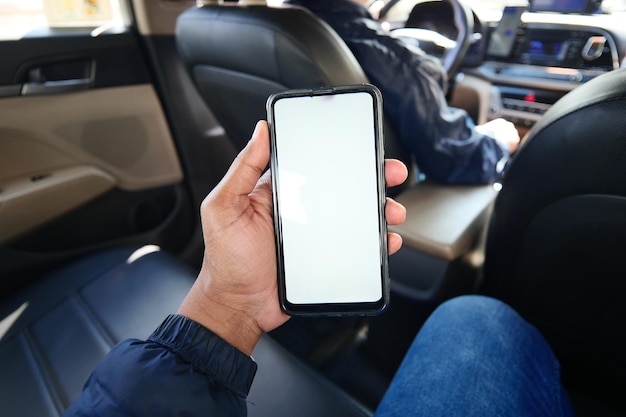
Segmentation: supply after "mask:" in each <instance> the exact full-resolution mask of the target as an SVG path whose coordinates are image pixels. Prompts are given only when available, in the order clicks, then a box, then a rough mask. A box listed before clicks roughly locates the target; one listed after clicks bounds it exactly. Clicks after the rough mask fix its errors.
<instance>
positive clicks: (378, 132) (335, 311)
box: [266, 84, 390, 316]
mask: <svg viewBox="0 0 626 417" xmlns="http://www.w3.org/2000/svg"><path fill="white" fill-rule="evenodd" d="M350 93H368V94H370V96H371V97H372V103H373V106H372V112H373V116H374V117H373V120H374V152H375V155H376V178H377V195H378V214H379V220H378V222H379V230H380V238H379V247H380V272H381V273H380V276H381V284H382V285H381V288H382V291H381V298H380V299H379V300H378V301H375V302H355V303H316V304H294V303H291V302H290V301H288V300H287V296H286V280H285V270H284V259H283V239H282V237H283V233H282V219H281V215H280V204H279V201H280V195H279V187H278V181H279V178H278V176H277V175H276V174H275V173H276V172H277V169H278V160H277V149H276V137H275V129H274V127H275V114H274V105H275V104H276V102H277V101H279V100H282V99H286V98H293V97H306V96H320V95H336V94H350ZM266 110H267V121H268V125H269V130H270V169H271V171H272V198H273V211H274V213H273V214H274V232H275V242H276V267H277V275H278V276H277V279H278V296H279V302H280V306H281V309H282V310H283V311H284V312H285V313H287V314H289V315H292V316H346V315H361V316H363V315H378V314H380V313H382V312H383V311H385V310H386V308H387V307H388V305H389V297H390V290H389V289H390V284H389V265H388V250H387V222H386V220H385V203H386V191H385V190H386V189H385V175H384V174H385V173H384V149H383V137H384V136H383V134H384V133H383V108H382V95H381V93H380V90H378V88H376V87H375V86H373V85H371V84H356V85H344V86H332V87H323V88H318V89H296V90H286V91H282V92H279V93H275V94H272V95H271V96H270V97H269V98H268V100H267V109H266Z"/></svg>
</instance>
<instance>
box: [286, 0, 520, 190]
mask: <svg viewBox="0 0 626 417" xmlns="http://www.w3.org/2000/svg"><path fill="white" fill-rule="evenodd" d="M285 3H287V4H292V5H297V6H303V7H305V8H307V9H309V10H310V11H312V12H313V13H314V14H316V15H317V16H318V17H320V18H321V19H322V20H324V21H326V23H328V24H329V25H330V26H331V27H332V28H333V29H334V30H335V31H336V32H337V34H338V35H339V36H340V37H341V38H342V39H343V40H344V41H345V42H346V44H347V45H348V47H349V48H350V50H351V51H352V53H353V54H354V56H355V57H356V59H357V60H358V61H359V63H360V64H361V67H362V68H363V71H364V72H365V74H366V75H367V77H368V78H369V80H370V82H372V83H373V84H375V85H376V86H377V87H378V88H379V89H380V90H381V92H382V94H383V99H384V100H383V103H384V104H383V105H384V110H385V115H386V116H387V118H388V119H389V121H390V122H391V125H392V126H393V127H394V128H395V131H396V133H397V134H398V136H399V138H400V140H401V141H402V143H404V145H405V146H406V147H407V148H408V149H410V151H411V152H412V153H413V155H414V158H415V161H416V163H417V166H418V168H419V170H420V171H421V173H422V174H423V175H424V176H425V177H426V178H428V179H432V180H435V181H438V182H442V183H449V184H489V183H492V182H495V181H497V180H498V179H499V178H500V176H501V174H502V171H503V169H504V166H505V165H506V162H507V161H508V159H509V156H510V155H511V154H512V153H513V152H515V150H516V149H517V147H518V145H519V142H520V137H519V134H518V132H517V129H516V128H515V126H514V125H513V124H512V123H510V122H508V121H506V120H504V119H496V120H492V121H490V122H488V123H486V124H484V125H479V126H476V125H475V124H474V122H473V121H472V119H471V118H470V117H469V115H468V114H467V113H466V112H465V111H464V110H461V109H457V108H453V107H449V106H448V105H447V103H446V96H445V94H446V90H447V88H448V85H447V77H446V71H445V69H444V68H443V66H442V64H441V62H440V60H438V59H437V58H434V57H432V56H429V55H427V54H426V53H425V52H424V51H422V50H421V49H419V48H417V47H416V46H415V45H413V44H409V43H408V42H406V41H404V40H402V39H398V38H394V37H392V36H390V35H389V33H388V32H386V31H385V30H384V29H383V28H382V27H381V25H380V24H379V23H378V22H377V21H376V20H374V19H373V18H372V16H371V15H370V13H369V12H368V11H367V9H366V8H365V7H364V6H363V5H362V4H359V3H366V1H364V0H360V1H359V0H288V1H286V2H285Z"/></svg>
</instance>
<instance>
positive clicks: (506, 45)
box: [487, 6, 526, 58]
mask: <svg viewBox="0 0 626 417" xmlns="http://www.w3.org/2000/svg"><path fill="white" fill-rule="evenodd" d="M524 11H526V8H525V7H522V6H507V7H505V8H504V10H503V11H502V18H501V19H500V22H499V23H498V26H497V27H496V29H495V30H494V31H493V32H492V33H491V37H490V38H489V47H488V49H487V54H488V55H490V56H493V57H497V58H506V57H508V56H509V55H511V51H512V49H513V45H514V44H515V36H516V35H517V29H518V27H519V24H520V22H521V20H522V14H524Z"/></svg>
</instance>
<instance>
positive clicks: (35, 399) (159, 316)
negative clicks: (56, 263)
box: [0, 247, 371, 417]
mask: <svg viewBox="0 0 626 417" xmlns="http://www.w3.org/2000/svg"><path fill="white" fill-rule="evenodd" d="M195 276H196V272H195V271H193V270H192V269H191V268H189V267H188V266H186V265H184V264H182V263H180V262H178V261H177V260H176V259H175V258H174V257H172V256H171V255H168V254H167V253H164V252H160V251H158V250H157V248H155V247H144V248H140V249H137V248H121V249H116V250H109V251H105V252H102V253H98V254H95V255H92V256H89V257H86V258H84V259H81V260H79V261H76V262H74V263H72V264H70V265H67V266H65V267H63V268H61V269H59V270H57V271H56V272H53V273H51V274H49V275H48V276H46V277H43V278H42V279H40V280H39V282H38V283H37V284H35V285H33V286H31V287H30V288H27V289H25V290H24V291H22V292H21V293H19V294H17V295H13V296H11V298H10V299H5V300H2V303H1V305H0V319H1V320H2V321H1V322H0V375H2V380H1V381H2V382H1V386H0V404H2V406H1V410H2V414H3V415H20V416H38V417H39V416H42V417H43V416H58V415H60V414H61V412H62V411H63V410H64V409H65V408H66V407H67V406H68V405H69V404H70V403H71V402H72V401H73V400H74V399H75V398H76V397H77V396H78V395H79V394H80V392H81V389H82V386H83V384H84V382H85V381H86V379H87V377H88V376H89V373H90V372H91V370H92V369H93V368H94V367H95V365H96V364H97V363H98V362H99V361H100V360H101V359H102V357H103V356H104V355H105V354H106V353H107V352H108V351H109V350H110V349H111V347H112V346H113V345H114V344H115V343H117V342H118V341H120V340H122V339H125V338H129V337H138V338H147V337H148V336H149V335H150V334H151V333H152V331H153V330H154V329H155V328H156V327H157V326H158V325H159V324H160V323H161V322H162V321H163V319H164V318H165V317H166V316H167V314H170V313H174V312H175V311H176V309H177V308H178V305H179V304H180V302H181V301H182V299H183V298H184V296H185V294H186V293H187V291H188V290H189V288H190V287H191V285H192V283H193V281H194V280H195ZM253 357H254V358H255V360H256V361H257V363H258V365H259V368H258V371H257V375H256V377H255V381H254V383H253V385H252V389H251V391H250V395H249V397H248V410H249V415H250V416H266V415H267V416H270V415H273V416H275V415H299V416H307V415H311V416H318V415H324V416H333V415H337V416H353V415H354V416H365V415H371V412H370V411H369V410H367V409H365V408H364V407H362V406H361V405H360V404H359V403H357V402H355V401H354V400H353V399H352V398H350V397H348V396H347V395H346V394H344V392H343V391H341V390H340V389H338V388H337V387H336V386H334V385H333V384H331V383H330V382H329V381H327V380H326V379H324V378H323V377H322V376H321V375H319V374H318V373H317V372H316V371H314V370H313V369H311V368H309V367H308V366H307V365H305V364H304V363H303V362H301V361H300V360H299V359H297V358H295V357H294V356H292V355H291V354H289V353H288V352H287V351H286V350H285V349H284V348H282V347H281V346H280V345H278V344H277V343H276V342H275V341H274V340H272V339H271V338H270V337H269V336H264V337H263V338H262V339H261V341H260V343H259V344H258V346H257V348H256V349H255V351H254V353H253Z"/></svg>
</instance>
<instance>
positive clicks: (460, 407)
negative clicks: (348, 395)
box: [375, 296, 573, 417]
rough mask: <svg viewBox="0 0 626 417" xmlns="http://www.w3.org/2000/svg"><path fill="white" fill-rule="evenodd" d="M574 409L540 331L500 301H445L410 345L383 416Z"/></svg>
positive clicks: (379, 415)
mask: <svg viewBox="0 0 626 417" xmlns="http://www.w3.org/2000/svg"><path fill="white" fill-rule="evenodd" d="M388 416H402V417H407V416H428V417H436V416H447V417H450V416H462V417H473V416H480V417H485V416H550V417H557V416H573V411H572V408H571V404H570V402H569V399H568V398H567V395H566V394H565V391H564V390H563V387H562V385H561V381H560V366H559V363H558V361H557V359H556V357H555V356H554V353H553V352H552V350H551V349H550V346H549V345H548V343H547V342H546V341H545V339H544V338H543V337H542V336H541V334H540V333H539V331H538V330H537V329H535V328H534V327H533V326H531V325H530V324H528V323H527V322H525V321H524V320H523V319H522V318H521V317H520V316H519V315H518V314H517V313H516V312H515V311H514V310H513V309H511V308H510V307H508V306H507V305H506V304H503V303H502V302H500V301H497V300H494V299H491V298H487V297H482V296H463V297H458V298H455V299H452V300H449V301H447V302H445V303H443V304H442V305H441V306H440V307H438V308H437V309H436V310H435V312H433V314H432V315H431V316H430V318H429V319H428V320H427V321H426V323H425V324H424V326H423V328H422V329H421V330H420V332H419V333H418V335H417V337H416V338H415V340H414V342H413V344H412V346H411V347H410V349H409V351H408V352H407V354H406V356H405V358H404V360H403V362H402V365H401V366H400V368H399V370H398V372H397V373H396V375H395V376H394V379H393V381H392V382H391V385H390V387H389V389H388V390H387V393H386V394H385V396H384V398H383V400H382V401H381V403H380V405H379V407H378V409H377V410H376V413H375V417H388Z"/></svg>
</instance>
